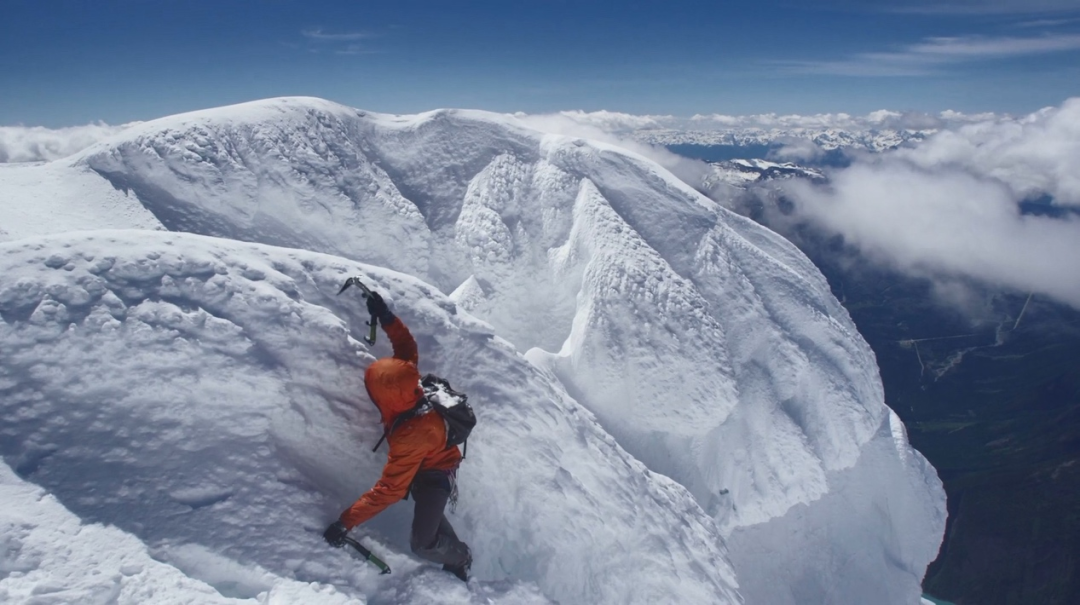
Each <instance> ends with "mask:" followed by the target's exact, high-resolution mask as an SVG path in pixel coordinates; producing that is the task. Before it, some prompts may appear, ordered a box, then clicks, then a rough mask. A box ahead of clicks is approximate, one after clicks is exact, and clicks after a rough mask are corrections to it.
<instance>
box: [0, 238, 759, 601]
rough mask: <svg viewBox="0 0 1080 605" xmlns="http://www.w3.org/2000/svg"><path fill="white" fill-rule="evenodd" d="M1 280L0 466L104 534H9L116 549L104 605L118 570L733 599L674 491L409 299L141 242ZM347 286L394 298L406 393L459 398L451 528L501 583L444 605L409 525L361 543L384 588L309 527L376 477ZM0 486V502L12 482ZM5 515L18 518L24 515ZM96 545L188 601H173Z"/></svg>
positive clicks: (710, 533) (419, 596)
mask: <svg viewBox="0 0 1080 605" xmlns="http://www.w3.org/2000/svg"><path fill="white" fill-rule="evenodd" d="M0 266H2V271H3V274H4V275H5V277H6V279H5V283H4V286H3V287H2V288H0V309H2V310H3V319H4V322H3V323H0V356H2V357H3V359H4V360H5V363H4V364H3V367H2V368H0V384H2V387H3V390H4V398H3V400H2V403H0V417H2V418H3V422H2V424H0V436H2V437H3V440H2V442H0V443H2V448H3V451H2V453H3V455H4V458H5V460H8V461H10V462H11V463H12V465H13V466H14V468H15V470H16V472H18V473H19V475H21V476H22V477H25V478H27V479H29V480H31V481H33V482H35V483H37V484H38V485H41V486H42V487H44V488H45V489H46V490H48V491H49V492H50V493H51V494H54V495H55V496H56V497H57V498H58V499H59V501H60V502H62V503H63V504H64V505H65V506H66V507H67V508H68V509H70V511H71V512H72V513H74V514H75V515H77V516H78V517H79V518H81V519H83V520H86V521H88V522H91V523H107V524H111V525H115V526H116V528H119V529H114V528H100V527H99V526H90V527H89V528H88V527H86V526H84V527H82V528H79V527H78V523H77V522H74V521H72V520H71V515H70V514H65V513H64V512H63V511H56V512H51V511H50V514H52V515H53V516H55V517H57V518H61V519H62V523H61V524H59V529H57V524H55V523H54V522H52V521H48V522H39V523H37V524H36V525H38V526H39V527H38V528H35V529H31V532H32V533H35V534H36V533H42V532H44V531H53V532H54V533H57V532H61V533H62V534H64V535H75V536H76V537H80V536H82V535H83V533H85V532H88V531H93V532H99V533H105V534H111V535H114V536H115V537H116V539H117V541H118V542H119V545H118V547H117V550H119V551H120V552H121V553H122V554H119V555H116V557H115V558H121V559H122V561H119V563H120V564H121V566H120V567H119V572H118V573H119V575H116V573H115V572H113V571H110V569H112V568H116V565H115V564H113V565H112V566H111V568H108V567H107V568H104V569H103V573H111V574H113V576H112V580H108V581H105V580H103V586H104V588H101V590H103V591H108V590H111V591H113V592H117V591H128V592H127V593H126V594H129V597H128V599H127V602H137V601H138V600H139V599H138V598H136V597H135V596H130V595H134V594H136V593H135V592H133V591H137V590H138V586H133V582H137V581H136V580H128V579H125V578H126V577H127V576H133V577H134V576H140V577H141V576H142V575H143V572H137V573H136V572H133V573H132V574H129V573H126V572H125V571H124V570H125V569H135V567H137V566H141V567H142V568H144V569H146V570H149V571H146V572H145V575H146V576H147V579H146V581H147V582H149V581H150V580H151V579H153V580H155V581H157V582H168V581H172V582H174V583H175V586H172V587H171V588H169V587H155V588H154V590H162V591H166V593H167V594H171V593H169V592H168V591H173V592H175V593H177V595H173V596H176V597H177V598H179V595H180V594H183V595H186V596H187V597H190V598H196V600H201V598H202V597H195V596H194V595H199V594H203V593H205V592H206V587H205V586H204V585H203V584H208V585H210V586H213V587H214V588H216V589H217V592H218V593H220V595H221V596H224V597H245V598H259V599H262V600H266V599H269V602H274V600H275V594H276V591H277V592H280V591H289V590H292V591H294V592H295V591H297V590H300V589H301V588H303V589H304V590H308V591H309V592H310V591H318V592H320V594H322V593H326V594H330V595H334V594H337V592H336V591H330V590H329V589H328V588H327V585H336V586H337V588H338V591H340V592H342V593H344V594H346V595H352V596H353V597H355V598H358V599H361V600H364V599H366V600H367V601H369V602H372V603H419V602H428V603H433V602H442V603H461V602H501V603H523V602H536V603H539V602H547V600H546V598H544V597H542V596H541V593H540V591H542V593H543V594H544V595H547V596H548V597H549V598H552V599H556V600H558V601H560V602H564V603H585V602H589V603H655V602H657V601H658V600H660V601H663V600H666V599H668V598H670V597H671V596H672V595H678V597H679V599H680V600H683V601H684V602H721V603H735V602H737V601H738V599H737V597H736V594H735V591H734V581H733V574H732V572H731V570H730V567H729V565H728V563H727V561H726V560H725V557H724V551H723V547H722V540H721V537H720V533H719V530H718V528H717V527H716V526H715V524H714V523H713V521H712V519H710V518H709V517H708V516H706V515H705V514H704V513H703V512H702V510H701V509H700V507H698V506H697V504H696V503H695V502H694V500H693V498H692V497H691V496H690V494H688V493H687V492H686V491H685V490H684V489H683V488H682V487H681V486H678V485H677V484H675V483H674V482H672V481H670V480H669V479H667V478H665V477H662V476H659V475H655V474H652V473H650V472H648V471H647V470H646V469H645V468H644V467H643V466H642V464H641V463H639V462H638V461H636V460H634V459H633V458H632V457H630V456H629V455H628V454H627V453H626V452H625V451H623V450H622V449H621V448H620V447H619V446H618V445H617V444H616V443H615V442H614V440H613V439H612V438H611V437H610V436H608V435H607V434H606V433H604V431H603V430H602V429H601V428H600V426H599V425H598V424H597V422H596V421H595V419H594V418H593V417H592V415H591V414H589V413H588V412H587V411H585V410H584V409H582V408H581V407H580V406H579V405H578V404H576V403H575V402H574V401H573V400H571V399H569V398H568V397H566V395H565V393H564V392H563V391H562V390H561V389H560V388H559V387H558V385H557V384H556V383H555V382H554V380H553V379H552V378H551V377H550V376H549V375H546V374H544V373H543V372H541V371H539V370H538V369H537V368H535V367H533V366H531V365H530V364H529V363H528V362H526V361H525V360H524V359H523V358H522V357H521V355H520V354H518V353H517V352H516V351H515V350H514V349H513V347H511V346H510V345H509V344H508V343H506V342H505V341H502V340H501V339H499V338H497V337H495V336H494V335H493V334H492V333H491V330H490V327H489V326H487V325H486V324H484V323H481V322H479V321H477V320H476V319H474V318H472V317H471V316H469V315H467V314H465V313H460V312H459V311H458V310H457V308H456V306H455V305H454V304H453V303H452V302H451V301H450V300H448V299H447V298H446V297H445V296H443V295H441V294H439V293H438V292H436V291H434V290H433V289H432V288H431V287H430V286H428V285H426V284H424V283H423V282H420V281H418V280H416V279H415V278H410V277H408V276H404V275H401V274H398V273H395V272H392V271H387V270H383V269H378V268H375V267H371V266H367V265H360V264H358V263H354V262H349V261H345V260H343V259H340V258H336V257H331V256H325V255H321V254H316V253H311V252H304V251H296V250H284V249H279V248H271V247H266V246H260V245H256V244H244V243H235V242H232V243H230V242H228V241H226V240H220V239H214V238H206V237H201V236H194V235H186V234H163V233H157V232H139V231H95V232H90V233H71V234H63V235H58V236H52V237H47V238H30V239H23V240H20V241H18V242H13V243H7V244H0ZM351 275H360V276H362V277H363V278H364V280H365V282H366V283H368V284H369V285H371V286H372V287H375V288H377V289H378V290H379V291H381V292H384V293H386V294H387V297H388V298H389V299H390V300H392V301H393V305H394V308H395V310H396V311H397V312H398V313H399V314H400V316H401V317H402V318H403V319H404V320H405V321H406V322H407V324H408V325H409V326H410V327H411V328H412V330H413V332H414V334H416V336H417V339H418V341H419V343H420V346H421V350H422V351H423V352H424V354H423V355H422V358H421V370H422V371H435V372H438V373H440V374H442V375H444V376H446V377H448V378H449V379H450V380H451V381H452V383H453V384H454V385H455V386H456V387H459V388H463V389H464V390H465V391H466V392H468V393H469V394H470V402H472V403H473V405H474V407H475V409H476V412H477V415H478V417H479V425H478V428H477V430H476V431H475V432H474V434H473V437H472V439H470V448H469V458H468V460H467V461H466V463H465V465H464V466H463V467H462V470H461V474H460V485H461V493H462V499H461V502H460V506H459V509H458V514H457V517H456V520H455V525H457V528H458V531H459V533H460V534H462V535H463V537H465V539H466V540H467V541H468V542H469V543H470V544H471V545H472V546H473V549H474V551H475V552H476V561H475V564H474V573H475V574H476V576H477V577H479V578H481V579H484V580H489V581H491V580H508V581H507V582H503V583H496V584H491V583H490V582H488V583H480V584H477V585H475V586H472V587H470V589H468V590H466V588H465V587H464V586H463V585H461V584H460V582H458V581H457V580H456V579H455V578H453V577H452V576H450V575H449V574H445V573H443V572H442V571H441V570H437V569H436V568H434V567H432V566H430V565H426V566H424V565H420V564H419V562H418V561H416V560H414V559H412V558H411V557H409V556H406V555H405V554H402V553H407V552H408V546H407V535H406V533H405V530H404V529H403V528H407V526H408V523H407V522H404V521H406V519H407V517H406V515H407V514H408V510H407V509H408V508H411V507H409V506H408V504H402V505H397V506H395V507H394V508H395V510H392V511H391V512H390V513H387V514H384V515H381V516H379V517H378V518H377V519H375V520H374V521H372V522H369V523H368V524H365V526H364V528H363V530H362V531H361V532H360V533H361V534H368V535H370V536H371V538H372V540H373V541H374V542H375V543H376V544H378V546H376V548H375V550H376V552H378V553H380V554H384V555H385V558H386V560H387V562H388V563H389V564H390V565H391V566H392V567H393V568H394V570H395V571H394V574H393V575H391V576H378V575H376V571H375V570H374V568H372V567H371V566H368V565H366V564H362V563H358V562H357V561H355V560H353V559H351V558H349V557H348V556H347V555H345V553H343V552H342V551H336V550H333V549H328V548H326V547H325V544H323V543H322V537H321V531H322V529H323V528H324V527H325V526H326V524H327V523H328V522H329V520H332V519H333V518H335V517H336V515H337V513H338V512H340V511H341V510H342V509H343V508H344V507H345V506H346V505H347V504H349V503H351V501H352V500H353V499H355V498H356V497H357V496H358V495H359V494H360V493H361V492H362V491H363V490H364V489H366V488H367V487H368V484H370V483H371V481H372V480H373V478H374V477H376V476H377V475H378V472H379V470H380V469H381V466H382V463H383V461H384V455H381V454H372V453H371V452H370V451H369V449H370V446H371V444H373V443H374V442H375V441H376V440H377V439H378V434H379V433H378V431H379V429H378V415H377V412H376V411H375V408H374V406H372V405H371V404H370V403H369V402H368V401H367V400H366V397H365V396H364V395H362V393H363V392H364V389H363V385H362V374H363V368H364V367H365V366H366V365H367V364H369V363H370V362H371V361H373V360H374V356H373V355H377V356H382V355H386V354H388V353H389V351H388V344H386V343H384V342H381V341H380V342H379V343H377V344H376V345H375V347H374V348H373V350H368V348H367V347H366V345H364V344H362V343H360V342H358V341H357V340H355V339H353V338H351V337H350V336H349V334H350V329H353V330H354V331H356V330H361V331H362V325H363V323H362V322H363V319H364V317H363V306H362V302H361V301H360V300H359V299H356V298H355V297H353V298H350V297H345V296H343V297H340V298H339V297H337V296H335V293H336V292H337V288H338V286H339V285H340V283H341V282H343V281H344V278H345V277H347V276H351ZM5 473H6V471H5ZM9 475H10V474H5V475H4V477H6V478H5V479H4V482H5V489H9V488H8V487H7V484H8V483H16V482H15V481H14V480H13V479H12V478H10V476H9ZM19 489H22V490H23V491H24V492H25V491H26V489H27V488H25V487H20V488H19ZM29 498H30V496H26V495H24V496H23V497H22V499H23V500H24V501H25V500H28V499H29ZM5 502H8V500H7V499H5ZM49 502H50V504H49V506H50V507H52V508H53V509H57V508H59V507H58V505H56V503H55V502H54V501H52V500H51V499H49ZM13 512H15V516H18V515H30V514H37V513H36V512H34V511H33V510H32V508H31V507H30V505H29V504H20V505H19V506H17V507H16V508H15V509H14V510H13ZM6 515H7V516H12V513H11V512H9V513H7V514H6ZM5 522H6V523H7V524H8V526H9V527H10V526H16V527H19V524H18V523H17V522H11V521H7V520H5ZM64 524H66V526H65V525H64ZM42 526H44V527H45V528H52V529H43V528H42ZM119 530H123V531H124V532H128V533H129V534H133V535H134V536H136V537H138V539H139V540H141V541H143V542H145V543H146V544H147V545H149V547H150V549H151V552H152V553H153V554H154V557H155V558H156V559H158V560H160V561H164V562H166V563H169V564H171V565H172V566H173V567H174V568H177V569H179V570H181V571H183V572H185V574H186V575H188V576H191V577H192V578H195V579H198V580H201V581H202V583H199V582H192V581H190V580H188V579H184V578H180V579H176V578H178V577H179V574H177V573H176V570H175V569H170V568H167V567H165V566H163V565H161V564H158V563H154V562H153V561H148V560H147V556H146V554H145V552H144V549H143V550H140V549H139V548H138V547H137V546H135V545H133V543H132V542H133V540H132V538H131V537H130V536H126V535H123V534H122V533H121V532H120V531H119ZM22 531H23V530H16V532H15V535H14V536H13V534H12V533H11V530H8V531H5V532H4V535H5V536H6V537H5V539H6V540H9V541H10V540H13V539H14V540H19V539H20V538H19V537H18V535H19V533H20V532H22ZM48 539H49V538H48V537H45V538H42V539H39V540H37V543H40V542H42V541H47V540H48ZM100 539H102V538H92V537H86V538H80V542H79V544H80V545H81V543H82V542H88V541H91V540H100ZM20 548H21V547H20ZM20 548H15V549H14V552H16V553H20V552H22V551H21V550H20ZM12 550H13V549H12V548H11V547H10V546H9V548H8V552H9V553H10V552H12ZM80 556H82V555H81V554H80ZM86 556H87V557H91V559H90V560H91V561H92V560H93V558H92V554H87V555H86ZM28 557H29V558H28ZM32 558H33V557H32V556H30V555H27V554H17V556H16V559H15V561H14V563H13V564H5V566H4V569H5V571H7V572H10V571H12V570H22V569H23V568H27V569H29V570H31V571H33V572H40V573H42V574H50V575H53V576H56V575H60V574H63V573H67V572H65V571H64V569H62V568H63V567H64V566H72V565H74V563H72V562H70V561H60V562H57V561H54V559H55V557H50V558H46V559H45V560H43V561H40V562H37V563H35V562H34V561H31V560H30V559H32ZM69 558H71V557H69ZM128 560H131V561H134V562H132V563H128V562H126V561H128ZM88 566H89V565H88ZM42 568H43V569H42ZM58 568H61V569H58ZM133 574H134V575H133ZM402 577H404V579H405V580H406V581H405V583H404V584H403V582H402V579H401V578H402ZM170 578H172V580H170ZM28 581H29V580H28V579H27V576H21V577H13V576H9V577H7V578H2V579H0V590H7V591H8V592H9V594H12V595H17V594H19V590H20V585H21V584H24V583H26V582H28ZM110 582H112V583H111V584H110ZM297 583H301V584H302V586H297ZM532 583H535V584H532ZM530 584H531V586H532V587H531V588H530ZM9 585H10V587H9ZM88 590H90V589H88ZM327 591H329V592H327ZM470 591H471V593H470ZM429 593H430V594H429ZM296 594H298V595H299V594H300V593H296ZM313 594H314V593H313ZM290 598H291V597H290ZM484 599H492V601H486V600H484ZM210 600H211V599H207V601H210ZM220 600H221V601H224V600H225V599H220ZM300 601H303V602H310V601H309V600H308V599H307V598H302V599H300V598H298V599H297V600H296V601H293V602H300Z"/></svg>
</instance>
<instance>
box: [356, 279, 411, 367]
mask: <svg viewBox="0 0 1080 605" xmlns="http://www.w3.org/2000/svg"><path fill="white" fill-rule="evenodd" d="M367 308H368V313H371V316H372V317H374V318H376V319H378V320H379V323H380V324H381V325H382V328H383V330H384V331H385V332H386V335H387V336H389V337H390V344H391V346H393V347H394V357H395V358H396V359H401V360H403V361H408V362H410V363H412V364H414V365H415V364H416V363H417V362H418V361H419V354H418V353H417V350H416V339H414V338H413V336H412V334H411V333H410V332H409V329H408V328H406V327H405V324H404V323H403V322H402V321H401V320H400V319H398V318H397V317H396V316H395V315H394V314H393V313H391V312H390V307H388V306H387V305H386V301H384V300H383V298H382V296H379V293H378V292H372V293H371V296H369V297H368V301H367Z"/></svg>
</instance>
